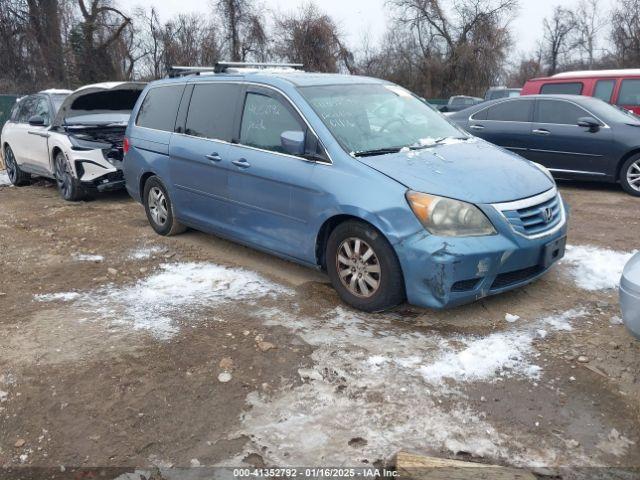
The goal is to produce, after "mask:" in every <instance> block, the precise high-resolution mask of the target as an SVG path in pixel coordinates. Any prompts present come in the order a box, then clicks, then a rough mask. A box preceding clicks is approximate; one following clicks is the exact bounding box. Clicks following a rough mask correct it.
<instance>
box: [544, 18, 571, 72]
mask: <svg viewBox="0 0 640 480" xmlns="http://www.w3.org/2000/svg"><path fill="white" fill-rule="evenodd" d="M577 28H578V25H577V21H576V15H575V14H574V12H572V11H571V10H569V9H567V8H564V7H560V6H557V7H555V8H554V9H553V15H552V16H551V18H545V19H544V22H543V31H544V34H543V49H544V52H545V60H546V62H547V65H548V68H547V74H548V75H553V74H555V73H556V72H557V71H558V67H559V64H560V60H561V58H562V57H563V56H565V55H566V54H567V52H568V51H569V50H570V49H571V47H572V46H573V43H574V42H573V39H572V34H573V33H575V31H576V29H577Z"/></svg>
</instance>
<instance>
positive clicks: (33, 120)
mask: <svg viewBox="0 0 640 480" xmlns="http://www.w3.org/2000/svg"><path fill="white" fill-rule="evenodd" d="M29 125H32V126H34V127H41V126H42V125H44V118H42V117H41V116H40V115H34V116H33V117H30V118H29Z"/></svg>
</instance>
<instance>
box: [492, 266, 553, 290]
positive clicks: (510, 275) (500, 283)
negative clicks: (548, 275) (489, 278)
mask: <svg viewBox="0 0 640 480" xmlns="http://www.w3.org/2000/svg"><path fill="white" fill-rule="evenodd" d="M543 270H544V267H541V266H540V265H535V266H533V267H528V268H523V269H522V270H514V271H513V272H507V273H501V274H500V275H498V276H497V277H496V279H495V280H494V281H493V283H492V284H491V290H497V289H500V288H505V287H508V286H509V285H514V284H516V283H520V282H524V281H526V280H528V279H530V278H533V277H535V276H536V275H539V274H541V273H542V271H543Z"/></svg>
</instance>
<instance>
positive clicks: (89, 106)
mask: <svg viewBox="0 0 640 480" xmlns="http://www.w3.org/2000/svg"><path fill="white" fill-rule="evenodd" d="M144 87H145V83H142V82H107V83H99V84H95V85H87V86H85V87H82V88H79V89H78V90H76V91H74V92H73V93H72V94H71V95H69V96H68V97H67V98H66V99H65V101H64V103H63V104H62V106H61V107H60V109H59V110H58V112H57V114H56V116H55V118H54V120H53V122H52V125H51V129H50V130H49V134H50V135H49V138H48V143H49V152H50V158H51V166H52V170H53V173H54V176H55V178H56V180H57V183H58V188H59V189H60V193H61V194H62V196H63V197H64V198H65V199H67V200H77V199H80V198H82V197H83V196H84V195H85V194H86V193H90V192H91V191H98V192H104V191H109V190H117V189H121V188H123V187H124V178H123V175H122V160H123V141H124V132H125V129H126V127H127V123H128V122H129V116H130V115H131V110H132V109H133V107H134V105H135V103H136V101H137V99H138V96H139V95H140V93H141V92H142V90H143V89H144Z"/></svg>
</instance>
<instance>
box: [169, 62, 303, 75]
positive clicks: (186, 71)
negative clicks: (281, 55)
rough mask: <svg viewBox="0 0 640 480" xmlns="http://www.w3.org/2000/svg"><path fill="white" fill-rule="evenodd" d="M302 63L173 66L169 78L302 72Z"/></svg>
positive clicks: (231, 63)
mask: <svg viewBox="0 0 640 480" xmlns="http://www.w3.org/2000/svg"><path fill="white" fill-rule="evenodd" d="M303 67H304V65H303V64H302V63H265V62H216V63H215V65H214V66H213V67H187V66H172V67H170V68H169V77H182V76H185V75H200V74H201V73H209V72H211V73H225V72H229V73H231V72H232V71H242V70H245V69H246V70H251V69H255V70H267V69H269V68H281V69H292V70H301V69H302V68H303Z"/></svg>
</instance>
